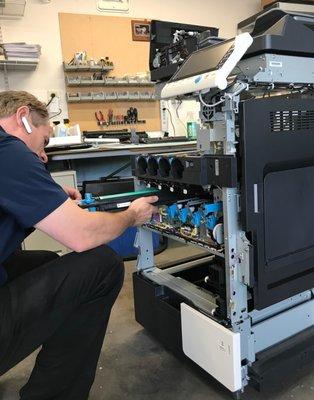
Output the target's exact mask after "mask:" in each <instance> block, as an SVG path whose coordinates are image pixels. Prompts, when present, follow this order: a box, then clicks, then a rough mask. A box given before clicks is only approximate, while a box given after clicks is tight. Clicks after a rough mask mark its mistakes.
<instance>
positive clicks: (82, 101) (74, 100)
mask: <svg viewBox="0 0 314 400" xmlns="http://www.w3.org/2000/svg"><path fill="white" fill-rule="evenodd" d="M134 101H136V102H145V103H146V102H150V103H152V102H154V101H157V100H156V99H149V100H142V99H125V100H121V99H115V100H107V99H103V100H93V99H91V100H90V99H71V98H67V102H68V103H112V102H115V103H119V102H120V103H123V102H134Z"/></svg>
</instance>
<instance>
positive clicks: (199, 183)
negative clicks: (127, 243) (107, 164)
mask: <svg viewBox="0 0 314 400" xmlns="http://www.w3.org/2000/svg"><path fill="white" fill-rule="evenodd" d="M313 26H314V20H309V18H308V17H307V18H306V20H302V18H301V19H300V17H298V18H294V17H293V16H291V15H287V14H285V13H283V12H281V11H278V10H274V12H273V13H269V14H267V15H266V16H264V17H263V16H262V17H261V18H260V19H259V20H257V21H256V25H255V29H254V30H253V32H252V34H251V35H250V34H248V33H245V34H241V35H239V36H238V37H236V38H235V39H232V40H229V41H227V42H224V43H221V44H217V45H214V46H212V47H208V48H205V49H202V50H200V51H196V52H195V53H192V54H191V55H190V56H189V58H188V59H187V60H186V61H185V63H184V64H183V65H182V66H181V68H180V69H179V70H178V71H177V72H176V74H175V75H174V76H173V78H172V79H171V80H170V81H169V82H168V83H167V84H166V85H165V86H164V87H163V88H162V90H161V98H164V99H167V98H176V97H178V98H180V99H183V98H185V97H193V98H197V99H198V100H199V102H200V106H201V111H200V118H199V120H198V121H196V123H197V149H196V150H195V151H193V152H188V153H184V152H183V153H173V154H160V155H158V154H157V155H145V154H143V155H141V156H139V157H135V158H134V160H133V174H134V176H135V177H136V184H137V187H138V188H139V189H143V188H146V189H147V188H154V189H156V190H159V194H160V198H165V199H166V198H167V199H168V200H167V201H165V202H164V203H163V204H161V203H159V205H158V207H159V213H158V214H157V215H156V216H154V218H153V219H152V220H151V221H150V222H149V223H148V224H146V225H145V226H144V227H142V228H140V229H139V232H138V235H137V240H136V244H137V246H138V248H139V257H138V261H137V270H138V271H137V272H136V273H135V274H134V296H135V313H136V319H137V320H138V322H140V323H141V324H142V325H143V326H145V327H146V328H147V329H148V330H149V331H150V332H151V333H153V334H154V335H155V336H157V338H158V339H159V340H160V341H161V342H162V343H164V344H165V345H166V346H167V347H170V348H172V349H173V350H174V351H175V352H177V353H180V352H181V353H182V352H183V353H184V354H185V355H186V356H187V357H188V358H190V359H192V360H193V361H194V362H195V363H196V364H198V365H199V366H200V367H201V368H203V369H204V370H205V371H207V372H208V373H209V374H210V375H212V376H214V377H215V379H217V380H218V381H219V382H221V383H222V384H223V385H224V386H225V387H226V388H228V389H229V390H230V391H231V392H234V393H238V392H239V391H241V390H242V389H243V388H244V387H245V386H246V385H247V384H248V382H249V381H251V382H254V383H255V384H256V386H259V385H260V384H261V382H263V381H265V379H264V378H265V376H266V375H267V371H269V368H268V367H267V365H269V363H270V362H274V363H276V362H278V360H283V359H284V360H285V363H284V365H285V366H286V367H282V365H283V363H282V362H281V361H279V362H278V366H279V367H278V370H277V371H278V374H277V375H276V373H275V372H274V374H273V375H275V376H277V377H279V376H282V377H283V378H284V377H285V375H286V374H287V373H288V370H289V369H290V370H291V369H293V370H294V368H292V366H295V365H299V364H300V365H301V364H302V365H303V364H306V363H308V364H309V363H310V362H312V361H313V359H314V340H313V339H314V299H313V297H314V289H313V288H314V208H313V204H314V99H313V96H312V93H313V89H314V49H313V46H312V43H314V32H313V29H312V27H313ZM166 193H171V196H166V195H165V194H166ZM152 232H159V233H162V234H163V235H165V236H168V237H170V238H172V239H175V240H179V241H181V242H184V243H186V244H187V245H193V246H198V247H201V248H203V249H205V250H207V251H208V253H207V255H206V256H204V257H202V258H201V259H199V260H190V261H186V262H184V263H181V264H179V265H174V266H171V267H169V268H164V269H162V270H161V269H159V268H156V267H155V264H154V254H153V247H152V236H151V235H152ZM164 326H167V331H165V330H164V329H163V327H164ZM217 343H218V345H216V344H217ZM227 349H228V351H227ZM295 349H298V351H296V350H295ZM309 354H310V355H312V356H310V357H309ZM310 360H312V361H310ZM222 365H223V366H224V368H221V366H222ZM272 368H273V366H272ZM302 368H303V367H302ZM302 368H301V367H300V370H301V369H302ZM272 370H273V371H275V370H276V368H275V367H274V369H272Z"/></svg>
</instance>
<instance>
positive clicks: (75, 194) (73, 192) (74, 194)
mask: <svg viewBox="0 0 314 400" xmlns="http://www.w3.org/2000/svg"><path fill="white" fill-rule="evenodd" d="M63 190H64V191H65V193H66V194H67V195H68V196H69V197H70V199H71V200H82V196H81V193H80V192H79V191H78V190H77V189H75V188H72V187H70V186H63Z"/></svg>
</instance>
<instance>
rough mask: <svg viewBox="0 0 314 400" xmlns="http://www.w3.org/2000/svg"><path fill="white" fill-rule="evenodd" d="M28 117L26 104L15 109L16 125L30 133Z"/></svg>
mask: <svg viewBox="0 0 314 400" xmlns="http://www.w3.org/2000/svg"><path fill="white" fill-rule="evenodd" d="M29 119H30V112H29V108H28V107H27V106H22V107H19V108H18V109H17V111H16V122H17V124H18V126H21V127H23V128H24V130H25V131H26V133H28V134H29V133H32V128H31V124H30V122H29Z"/></svg>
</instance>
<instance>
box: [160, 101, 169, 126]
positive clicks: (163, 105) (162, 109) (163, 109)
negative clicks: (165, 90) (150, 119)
mask: <svg viewBox="0 0 314 400" xmlns="http://www.w3.org/2000/svg"><path fill="white" fill-rule="evenodd" d="M166 108H168V103H167V101H165V100H161V101H160V114H161V130H162V131H163V132H167V131H168V115H167V110H166Z"/></svg>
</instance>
